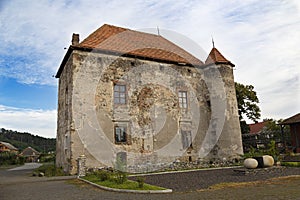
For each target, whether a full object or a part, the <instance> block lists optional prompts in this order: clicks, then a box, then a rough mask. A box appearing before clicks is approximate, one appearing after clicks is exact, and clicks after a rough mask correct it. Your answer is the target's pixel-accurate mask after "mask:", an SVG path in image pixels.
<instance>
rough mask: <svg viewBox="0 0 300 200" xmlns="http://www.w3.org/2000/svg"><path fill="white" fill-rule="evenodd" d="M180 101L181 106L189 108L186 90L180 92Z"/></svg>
mask: <svg viewBox="0 0 300 200" xmlns="http://www.w3.org/2000/svg"><path fill="white" fill-rule="evenodd" d="M178 101H179V107H180V108H182V109H187V92H186V91H179V92H178Z"/></svg>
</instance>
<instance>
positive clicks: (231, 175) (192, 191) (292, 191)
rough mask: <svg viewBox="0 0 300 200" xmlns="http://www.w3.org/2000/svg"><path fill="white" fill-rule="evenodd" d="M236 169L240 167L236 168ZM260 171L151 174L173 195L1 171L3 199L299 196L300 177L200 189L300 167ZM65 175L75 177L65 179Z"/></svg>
mask: <svg viewBox="0 0 300 200" xmlns="http://www.w3.org/2000/svg"><path fill="white" fill-rule="evenodd" d="M235 170H236V169H235ZM264 170H265V169H263V170H261V171H260V170H257V171H256V172H255V173H254V172H252V173H250V174H248V175H242V174H243V173H242V172H236V171H234V169H214V170H201V171H196V172H185V173H169V174H163V175H151V176H147V177H146V182H149V183H153V184H157V185H161V186H163V187H169V188H172V189H174V192H173V193H170V194H130V193H117V192H109V191H104V190H101V189H99V188H96V187H93V186H91V185H88V184H85V183H83V182H81V181H79V180H77V179H74V178H73V177H62V178H57V177H54V178H46V177H31V176H30V174H31V171H32V170H16V171H7V170H3V169H2V170H0V199H1V200H16V199H18V200H40V199H47V200H60V199H62V200H78V199H82V200H86V199H89V200H97V199H105V200H107V199H108V200H109V199H111V200H119V199H122V200H127V199H128V200H133V199H143V200H152V199H154V200H168V199H176V200H186V199H191V200H194V199H199V200H201V199H206V200H210V199H214V200H215V199H225V200H227V199H239V200H243V199H245V200H248V199H253V197H255V198H256V199H264V200H268V199H270V200H274V199H276V200H277V199H284V200H287V199H293V200H294V199H299V197H300V190H299V185H300V177H296V178H293V179H291V178H290V179H283V180H277V181H275V182H268V184H257V185H247V187H233V188H231V187H227V188H223V189H218V190H199V189H201V188H207V187H209V186H210V185H213V184H216V183H220V182H233V181H234V182H241V181H255V180H265V179H267V178H272V177H278V176H286V175H300V168H280V169H279V168H273V169H268V171H264ZM64 178H73V179H71V180H63V179H64Z"/></svg>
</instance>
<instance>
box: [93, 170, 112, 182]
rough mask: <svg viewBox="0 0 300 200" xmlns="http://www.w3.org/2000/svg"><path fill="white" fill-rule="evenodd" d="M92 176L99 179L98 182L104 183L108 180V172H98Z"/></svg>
mask: <svg viewBox="0 0 300 200" xmlns="http://www.w3.org/2000/svg"><path fill="white" fill-rule="evenodd" d="M94 175H95V176H96V177H97V178H99V180H100V181H106V180H109V179H110V176H111V175H110V172H108V171H104V170H98V171H95V172H94Z"/></svg>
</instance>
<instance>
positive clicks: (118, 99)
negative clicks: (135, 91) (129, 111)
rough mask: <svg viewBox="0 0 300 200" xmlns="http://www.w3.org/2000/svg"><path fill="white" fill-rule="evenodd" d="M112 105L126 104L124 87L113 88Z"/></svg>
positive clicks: (116, 86)
mask: <svg viewBox="0 0 300 200" xmlns="http://www.w3.org/2000/svg"><path fill="white" fill-rule="evenodd" d="M114 103H115V104H126V85H115V86H114Z"/></svg>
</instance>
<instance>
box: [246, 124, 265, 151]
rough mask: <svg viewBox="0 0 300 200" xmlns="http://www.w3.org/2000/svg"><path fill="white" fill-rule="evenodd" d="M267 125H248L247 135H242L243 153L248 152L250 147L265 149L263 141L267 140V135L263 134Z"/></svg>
mask: <svg viewBox="0 0 300 200" xmlns="http://www.w3.org/2000/svg"><path fill="white" fill-rule="evenodd" d="M267 124H268V121H263V122H256V123H253V124H248V125H249V128H250V131H249V133H246V134H242V139H243V148H244V151H245V152H248V151H249V150H250V147H254V148H264V147H265V144H264V141H265V140H264V139H265V137H266V138H269V136H268V135H265V134H264V130H265V129H266V126H267Z"/></svg>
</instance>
